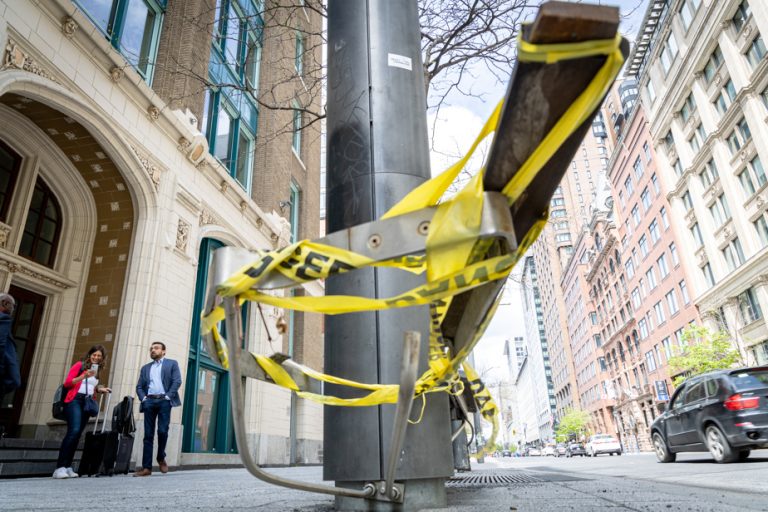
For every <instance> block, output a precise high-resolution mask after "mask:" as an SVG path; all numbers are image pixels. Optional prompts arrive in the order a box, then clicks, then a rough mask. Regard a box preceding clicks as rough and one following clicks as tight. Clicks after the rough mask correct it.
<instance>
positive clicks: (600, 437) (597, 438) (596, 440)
mask: <svg viewBox="0 0 768 512" xmlns="http://www.w3.org/2000/svg"><path fill="white" fill-rule="evenodd" d="M586 450H587V456H588V457H597V456H598V455H599V454H601V453H610V454H611V455H613V454H614V453H615V454H616V455H621V443H619V440H618V439H616V438H615V437H613V436H611V435H608V434H596V435H594V436H591V437H590V438H589V441H587V446H586Z"/></svg>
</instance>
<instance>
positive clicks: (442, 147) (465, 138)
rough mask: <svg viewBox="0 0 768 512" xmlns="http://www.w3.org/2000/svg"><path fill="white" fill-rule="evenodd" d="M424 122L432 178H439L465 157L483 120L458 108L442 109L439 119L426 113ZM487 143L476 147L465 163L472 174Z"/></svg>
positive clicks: (485, 149)
mask: <svg viewBox="0 0 768 512" xmlns="http://www.w3.org/2000/svg"><path fill="white" fill-rule="evenodd" d="M427 121H428V123H429V135H430V140H431V141H432V144H431V147H430V155H429V158H430V164H431V167H432V175H433V176H436V175H438V174H440V173H441V172H442V171H444V170H445V169H447V168H448V167H449V166H450V165H452V164H453V163H455V162H456V161H457V160H459V159H460V158H461V157H462V156H464V155H465V154H466V152H467V151H468V150H469V148H470V147H471V146H472V142H474V140H475V137H477V134H478V133H479V132H480V130H481V129H482V127H483V124H484V123H485V119H483V118H481V117H480V116H479V115H477V114H476V113H474V112H472V111H471V110H470V109H468V108H465V107H460V106H450V107H443V108H442V109H440V112H439V115H438V114H437V113H435V112H430V113H429V115H428V119H427ZM489 139H490V138H489ZM489 142H490V141H486V142H485V144H484V145H482V146H481V147H479V148H478V150H477V151H476V152H475V156H474V157H473V158H472V159H471V160H470V162H469V163H468V165H467V169H469V170H471V171H472V173H473V174H474V172H475V171H476V170H477V169H478V168H479V167H480V166H481V165H482V156H483V155H484V154H485V152H486V151H487V146H488V145H489Z"/></svg>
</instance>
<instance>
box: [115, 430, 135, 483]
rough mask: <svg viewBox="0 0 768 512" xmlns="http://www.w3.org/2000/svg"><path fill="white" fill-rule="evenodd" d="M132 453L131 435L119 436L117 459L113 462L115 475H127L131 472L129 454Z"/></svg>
mask: <svg viewBox="0 0 768 512" xmlns="http://www.w3.org/2000/svg"><path fill="white" fill-rule="evenodd" d="M132 453H133V436H132V435H131V434H120V443H119V444H118V447H117V458H116V460H115V473H116V474H121V475H127V474H128V472H129V471H130V470H131V468H130V465H131V454H132Z"/></svg>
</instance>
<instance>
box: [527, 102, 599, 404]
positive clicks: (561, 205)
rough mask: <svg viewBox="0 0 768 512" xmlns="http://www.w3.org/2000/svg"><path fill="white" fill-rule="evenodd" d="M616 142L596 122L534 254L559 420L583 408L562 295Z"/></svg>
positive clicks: (556, 195) (559, 190) (565, 180)
mask: <svg viewBox="0 0 768 512" xmlns="http://www.w3.org/2000/svg"><path fill="white" fill-rule="evenodd" d="M610 143H611V142H610V139H608V137H607V133H606V124H605V118H604V116H603V115H602V114H600V115H598V116H596V118H595V120H594V122H593V124H592V130H591V132H589V133H588V134H587V135H586V137H585V138H584V141H583V142H582V144H581V146H580V147H579V149H578V150H577V152H576V154H575V155H574V158H573V161H572V162H571V166H570V168H569V169H568V171H567V172H566V173H565V176H564V177H563V180H562V181H561V183H560V186H559V187H558V188H557V189H556V190H555V193H554V195H553V197H552V201H551V203H550V222H549V223H548V224H547V226H546V228H545V229H544V231H543V232H542V234H541V236H540V237H539V239H538V240H537V241H536V242H535V243H534V244H533V246H532V248H531V253H532V254H533V258H534V261H535V265H536V268H537V269H540V272H539V285H538V288H539V290H540V294H541V308H542V311H543V313H544V315H543V316H544V318H543V321H544V335H545V337H546V340H547V344H548V348H549V354H550V358H551V366H552V381H553V387H554V394H555V400H556V417H560V416H561V415H562V414H563V413H564V412H565V411H566V410H568V409H569V408H579V407H580V401H579V394H578V390H577V384H576V372H575V369H574V365H573V353H572V348H571V343H570V340H569V337H568V315H569V312H568V308H567V306H566V304H565V300H564V295H563V293H562V289H561V282H562V279H563V272H564V269H565V267H566V265H567V263H568V261H569V259H570V258H571V255H572V254H573V248H574V241H575V240H576V238H577V237H578V235H579V233H580V231H581V229H582V226H584V225H585V224H587V223H588V222H589V215H590V211H589V205H590V203H591V202H592V201H593V199H594V198H595V194H596V185H597V183H598V180H599V178H600V175H601V174H604V172H605V170H606V169H607V166H608V158H609V155H610V147H611V145H610Z"/></svg>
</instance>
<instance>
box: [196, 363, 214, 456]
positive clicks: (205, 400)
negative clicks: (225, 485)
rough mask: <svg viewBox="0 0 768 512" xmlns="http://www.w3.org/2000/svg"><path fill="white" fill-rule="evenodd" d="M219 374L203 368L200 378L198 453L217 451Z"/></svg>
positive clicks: (197, 419) (197, 428)
mask: <svg viewBox="0 0 768 512" xmlns="http://www.w3.org/2000/svg"><path fill="white" fill-rule="evenodd" d="M218 384H219V374H218V373H217V372H215V371H212V370H208V369H204V368H201V369H200V373H199V376H198V392H197V407H196V411H197V418H196V419H195V446H194V451H196V452H210V451H216V423H217V422H216V417H217V412H218V411H217V404H218V391H219V386H218Z"/></svg>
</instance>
